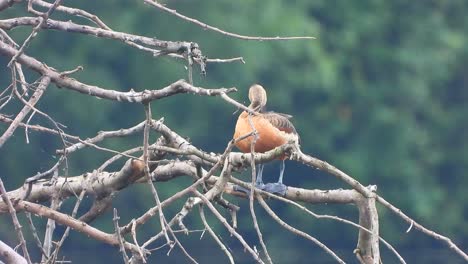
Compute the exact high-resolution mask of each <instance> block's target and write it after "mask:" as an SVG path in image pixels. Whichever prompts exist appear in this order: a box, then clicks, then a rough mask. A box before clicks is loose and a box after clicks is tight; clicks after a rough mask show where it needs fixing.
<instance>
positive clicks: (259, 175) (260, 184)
mask: <svg viewBox="0 0 468 264" xmlns="http://www.w3.org/2000/svg"><path fill="white" fill-rule="evenodd" d="M263 167H265V165H263V164H258V165H257V179H256V180H255V187H257V188H259V189H263V188H264V187H265V184H264V183H263Z"/></svg>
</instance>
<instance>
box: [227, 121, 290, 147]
mask: <svg viewBox="0 0 468 264" xmlns="http://www.w3.org/2000/svg"><path fill="white" fill-rule="evenodd" d="M249 118H250V120H251V122H250V121H249ZM251 123H252V124H253V126H254V127H255V129H256V130H257V132H258V138H257V141H256V143H255V146H254V150H255V152H260V153H263V152H267V151H269V150H272V149H274V148H276V147H279V146H281V145H283V144H285V143H287V138H286V137H285V132H284V131H280V130H279V129H278V128H276V127H274V126H273V125H272V124H271V123H270V122H269V121H268V120H266V119H265V118H263V117H262V115H255V116H250V117H249V115H248V114H247V113H246V112H243V113H242V114H241V115H240V116H239V119H237V123H236V130H235V132H234V139H237V138H239V137H241V136H244V135H247V134H248V133H251V132H252V125H251ZM253 140H254V138H253V136H249V137H247V138H245V139H243V140H241V141H238V142H236V146H237V147H238V148H239V149H240V150H241V151H242V152H244V153H247V152H250V146H251V144H252V141H253Z"/></svg>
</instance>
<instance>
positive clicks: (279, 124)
mask: <svg viewBox="0 0 468 264" xmlns="http://www.w3.org/2000/svg"><path fill="white" fill-rule="evenodd" d="M262 116H263V117H264V118H265V119H266V120H268V122H270V123H271V124H272V125H273V126H274V127H276V128H277V129H278V130H280V131H284V132H286V133H291V134H296V135H297V131H296V128H295V127H294V125H293V124H292V123H291V121H289V119H290V118H291V117H292V116H290V115H286V114H280V113H275V112H266V113H263V114H262Z"/></svg>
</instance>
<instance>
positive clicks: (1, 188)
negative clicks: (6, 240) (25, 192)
mask: <svg viewBox="0 0 468 264" xmlns="http://www.w3.org/2000/svg"><path fill="white" fill-rule="evenodd" d="M0 194H1V196H2V199H3V202H5V203H6V204H7V205H8V211H9V212H10V215H11V218H12V219H13V225H14V226H15V231H16V235H17V236H18V240H19V243H20V245H21V249H22V250H23V255H24V258H25V259H26V261H27V262H28V264H31V258H30V257H29V252H28V248H27V246H26V240H24V236H23V232H22V231H21V224H20V222H19V220H18V216H17V215H16V210H15V208H14V207H13V204H12V203H11V201H10V199H8V196H7V192H6V190H5V186H4V185H3V181H2V179H1V178H0Z"/></svg>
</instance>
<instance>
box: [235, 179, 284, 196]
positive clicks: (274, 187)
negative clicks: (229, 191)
mask: <svg viewBox="0 0 468 264" xmlns="http://www.w3.org/2000/svg"><path fill="white" fill-rule="evenodd" d="M255 188H257V189H260V190H262V191H265V192H269V193H273V194H277V195H280V196H285V195H286V190H287V189H288V186H286V185H284V184H282V183H279V182H277V183H267V184H263V183H257V184H255ZM234 191H236V192H243V193H245V194H247V196H250V189H247V188H244V187H241V186H239V185H234Z"/></svg>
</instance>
